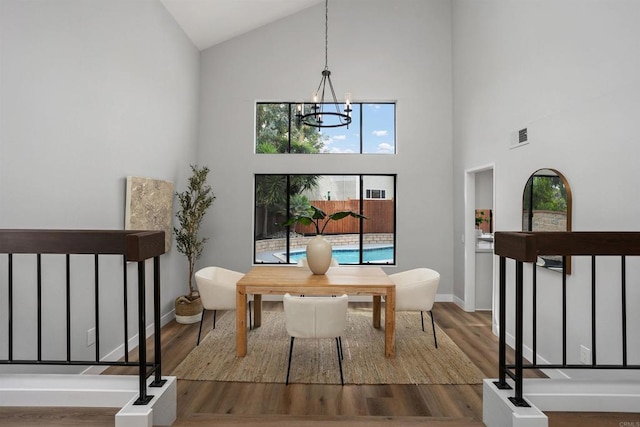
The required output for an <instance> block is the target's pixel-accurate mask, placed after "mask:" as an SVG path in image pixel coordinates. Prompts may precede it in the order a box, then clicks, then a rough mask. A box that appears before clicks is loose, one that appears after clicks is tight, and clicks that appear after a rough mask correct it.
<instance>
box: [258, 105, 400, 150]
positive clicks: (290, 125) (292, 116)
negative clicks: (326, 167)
mask: <svg viewBox="0 0 640 427" xmlns="http://www.w3.org/2000/svg"><path fill="white" fill-rule="evenodd" d="M300 104H308V102H301V101H298V102H291V101H274V102H269V101H256V104H255V114H254V117H255V120H256V126H255V129H254V132H255V133H254V138H253V139H254V147H253V152H254V154H347V153H332V152H330V151H322V152H319V153H292V152H291V134H292V132H291V129H292V128H293V127H294V126H296V125H297V124H296V118H295V114H293V111H295V109H296V108H297V105H300ZM324 104H330V103H327V102H325V103H324ZM260 105H286V106H288V127H287V134H288V136H287V148H286V151H284V152H278V153H261V152H258V132H257V127H258V108H259V106H260ZM351 105H352V106H358V108H357V111H358V113H359V114H358V117H352V123H354V122H356V120H357V123H358V126H359V127H360V132H359V148H360V149H359V152H357V153H348V154H373V155H396V154H397V150H396V146H397V144H396V133H397V132H396V127H397V126H396V125H397V122H396V120H397V103H396V102H395V101H381V102H352V103H351ZM366 105H393V152H391V153H374V152H367V153H365V152H363V149H364V135H363V132H362V128H363V123H364V113H363V111H364V108H363V107H364V106H366ZM354 110H356V108H354Z"/></svg>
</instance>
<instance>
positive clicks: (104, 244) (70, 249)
mask: <svg viewBox="0 0 640 427" xmlns="http://www.w3.org/2000/svg"><path fill="white" fill-rule="evenodd" d="M164 252H165V249H164V231H135V230H5V229H0V253H13V254H35V253H40V254H105V255H126V259H127V261H143V260H145V259H149V258H153V257H154V256H158V255H162V254H163V253H164Z"/></svg>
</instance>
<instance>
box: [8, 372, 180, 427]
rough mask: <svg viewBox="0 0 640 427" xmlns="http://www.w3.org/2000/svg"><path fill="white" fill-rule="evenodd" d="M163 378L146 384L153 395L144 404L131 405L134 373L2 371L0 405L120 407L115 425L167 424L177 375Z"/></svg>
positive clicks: (134, 395) (173, 416)
mask: <svg viewBox="0 0 640 427" xmlns="http://www.w3.org/2000/svg"><path fill="white" fill-rule="evenodd" d="M163 379H165V380H166V383H165V384H164V385H163V386H162V387H147V393H148V395H151V396H153V399H151V401H150V402H149V403H148V404H147V405H134V402H135V401H136V400H137V398H138V395H139V389H138V387H139V384H138V377H137V376H135V375H77V374H70V375H66V374H2V375H0V402H1V403H0V406H22V407H23V406H43V407H44V406H70V407H93V408H121V409H120V412H118V414H116V417H115V418H116V420H115V425H116V426H117V427H147V426H150V425H154V426H155V425H158V426H170V425H172V424H173V422H174V421H175V419H176V409H177V406H176V405H177V385H176V384H177V379H176V377H163ZM152 381H153V378H149V379H148V381H147V384H150V383H151V382H152Z"/></svg>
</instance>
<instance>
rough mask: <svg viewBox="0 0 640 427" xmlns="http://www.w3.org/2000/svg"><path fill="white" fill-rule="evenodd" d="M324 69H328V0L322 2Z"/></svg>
mask: <svg viewBox="0 0 640 427" xmlns="http://www.w3.org/2000/svg"><path fill="white" fill-rule="evenodd" d="M324 69H325V70H328V69H329V0H325V2H324Z"/></svg>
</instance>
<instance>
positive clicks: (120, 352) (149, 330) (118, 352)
mask: <svg viewBox="0 0 640 427" xmlns="http://www.w3.org/2000/svg"><path fill="white" fill-rule="evenodd" d="M173 319H175V314H174V311H173V310H171V311H170V312H169V313H167V314H165V315H164V316H162V317H161V318H160V327H163V326H165V325H166V324H167V323H169V322H170V321H172V320H173ZM154 329H155V328H154V324H153V323H151V324H150V325H147V327H146V329H145V336H146V337H147V338H149V337H151V336H153V333H154ZM128 346H129V351H131V350H133V349H135V348H138V334H135V335H134V336H132V337H131V338H129V341H128ZM122 357H124V344H122V345H119V346H118V347H116V348H115V349H113V350H112V351H111V352H109V353H108V354H107V355H105V356H104V357H102V358H101V359H100V360H103V361H104V360H119V359H120V358H122ZM107 368H108V366H90V367H88V368H87V369H85V370H84V371H82V372H81V374H83V375H100V374H101V373H102V372H104V371H105V370H106V369H107Z"/></svg>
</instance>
